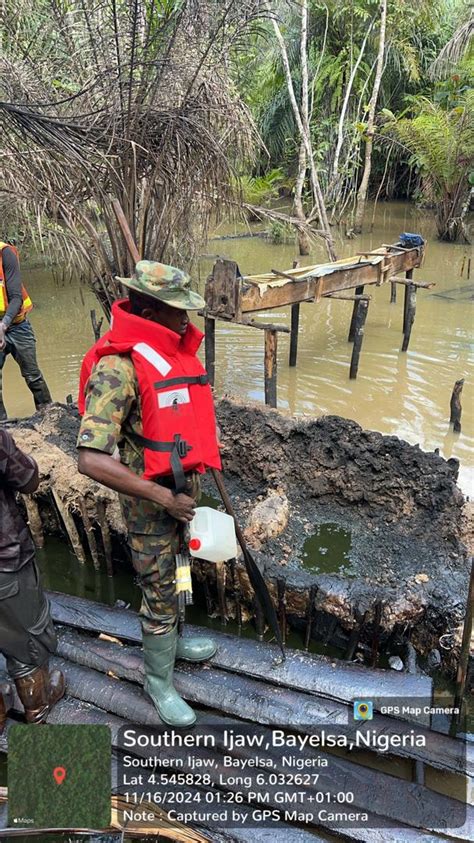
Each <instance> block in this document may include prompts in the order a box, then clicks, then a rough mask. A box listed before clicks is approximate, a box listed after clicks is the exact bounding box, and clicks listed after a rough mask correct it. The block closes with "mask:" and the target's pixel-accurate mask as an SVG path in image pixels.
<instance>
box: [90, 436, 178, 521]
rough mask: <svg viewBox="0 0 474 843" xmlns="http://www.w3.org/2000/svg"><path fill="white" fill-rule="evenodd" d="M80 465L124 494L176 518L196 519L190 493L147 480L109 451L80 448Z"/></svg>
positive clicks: (92, 475) (105, 483)
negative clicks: (175, 491) (140, 499)
mask: <svg viewBox="0 0 474 843" xmlns="http://www.w3.org/2000/svg"><path fill="white" fill-rule="evenodd" d="M78 468H79V471H80V473H81V474H86V475H87V476H88V477H91V478H92V480H96V481H97V483H102V485H103V486H108V488H109V489H113V490H114V491H115V492H120V494H122V495H130V496H131V497H134V498H144V500H148V501H153V502H154V503H157V504H159V506H162V507H163V508H164V509H166V510H167V512H169V514H170V515H172V516H173V518H176V520H177V521H183V522H186V521H191V520H192V519H193V518H194V506H195V501H194V499H193V498H190V497H189V496H188V495H173V493H172V492H171V491H170V490H169V489H166V488H165V487H164V486H160V485H159V484H158V483H154V482H153V481H152V480H144V479H143V478H142V477H140V476H139V475H138V474H135V472H134V471H132V470H131V469H130V468H128V466H126V465H123V464H122V463H121V462H118V460H116V459H114V458H113V457H112V456H110V455H109V454H104V453H103V452H101V451H95V450H94V449H93V448H84V447H81V448H80V449H79V458H78Z"/></svg>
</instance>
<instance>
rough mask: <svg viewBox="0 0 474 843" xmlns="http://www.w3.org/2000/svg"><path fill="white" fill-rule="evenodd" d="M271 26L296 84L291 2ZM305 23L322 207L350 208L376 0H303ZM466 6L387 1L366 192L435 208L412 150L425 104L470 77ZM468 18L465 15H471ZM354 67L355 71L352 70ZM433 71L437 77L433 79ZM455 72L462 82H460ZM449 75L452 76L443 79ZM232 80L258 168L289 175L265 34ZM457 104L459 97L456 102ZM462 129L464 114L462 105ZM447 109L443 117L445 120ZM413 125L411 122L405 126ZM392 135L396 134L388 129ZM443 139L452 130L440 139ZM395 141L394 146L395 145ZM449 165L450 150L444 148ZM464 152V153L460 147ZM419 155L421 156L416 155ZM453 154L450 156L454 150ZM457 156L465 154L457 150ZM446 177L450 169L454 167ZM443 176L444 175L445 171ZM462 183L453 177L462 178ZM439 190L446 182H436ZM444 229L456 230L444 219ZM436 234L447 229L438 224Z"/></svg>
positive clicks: (285, 121) (286, 109)
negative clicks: (394, 122)
mask: <svg viewBox="0 0 474 843" xmlns="http://www.w3.org/2000/svg"><path fill="white" fill-rule="evenodd" d="M276 5H277V6H278V8H279V17H280V27H281V30H282V32H283V34H284V37H285V42H286V45H287V51H288V57H289V60H290V64H291V70H292V77H293V81H294V85H295V88H296V90H297V91H300V90H301V63H300V54H299V42H300V24H299V21H300V11H299V3H288V4H287V3H279V4H276ZM309 11H310V15H309V32H308V65H309V77H310V97H311V134H312V141H313V149H314V154H315V158H316V161H317V165H318V168H319V172H320V178H321V182H322V185H323V188H324V193H325V199H326V202H327V204H328V206H330V207H332V208H333V216H335V217H336V218H337V217H338V216H339V215H340V214H341V212H343V211H344V210H345V209H347V208H348V207H349V208H350V207H351V203H352V200H353V199H354V196H355V191H356V188H357V184H358V182H359V180H360V174H361V166H362V164H363V161H362V158H363V144H364V140H365V134H364V133H365V130H366V127H367V122H366V120H367V111H368V101H369V98H370V94H371V87H372V85H373V77H374V67H375V62H376V56H377V47H378V31H379V21H378V15H379V4H378V2H377V0H375V1H374V0H342V2H336V0H326V2H320V0H311V3H310V9H309ZM470 15H471V13H470V11H469V7H468V6H467V5H466V4H465V3H464V2H462V0H421V2H420V3H418V4H413V3H409V2H406V0H391V2H389V3H388V15H387V36H386V45H385V58H384V70H383V77H382V82H381V88H380V94H379V98H378V104H377V117H376V129H375V135H374V153H373V167H372V175H371V191H372V195H375V193H378V194H379V195H380V196H382V197H386V198H393V197H396V198H407V197H408V198H416V199H418V200H419V201H423V202H425V203H429V204H435V205H436V206H437V207H438V203H439V201H442V200H440V197H439V195H438V194H436V195H435V194H434V193H433V192H432V191H430V189H429V186H428V181H427V166H426V161H425V158H424V154H422V152H421V149H422V147H423V143H424V142H425V143H428V145H429V138H428V137H424V141H423V140H422V137H421V136H422V135H423V134H424V133H425V134H426V135H428V136H429V134H430V131H431V129H430V125H429V122H428V120H427V115H428V112H429V108H428V103H429V102H432V103H433V113H437V114H440V113H441V112H442V111H443V110H446V111H447V110H450V109H452V108H454V107H455V104H454V103H453V102H452V101H450V99H451V100H452V96H451V94H452V93H453V90H454V91H455V92H459V89H460V88H463V86H464V88H465V87H466V86H468V85H469V84H472V75H473V61H472V53H471V54H469V40H470V36H471V37H472V24H469V16H470ZM470 19H471V21H472V16H471V18H470ZM443 50H444V51H445V52H446V51H447V52H448V60H447V61H446V60H445V61H443V62H441V63H440V62H438V67H437V73H433V65H434V63H435V61H436V58H437V56H439V55H440V53H442V52H443ZM354 71H355V73H354ZM439 77H441V78H439ZM461 77H462V82H463V85H460V84H459V79H460V78H461ZM453 78H454V80H458V81H454V82H453V81H452V80H453ZM237 80H238V85H239V87H240V89H241V91H242V93H243V96H244V98H245V100H246V102H247V103H248V104H249V106H250V108H251V110H252V112H253V114H254V116H255V119H256V122H257V125H258V128H259V131H260V133H261V137H262V141H263V150H262V152H261V154H260V155H259V158H258V163H257V172H258V173H259V174H264V173H266V172H267V170H269V169H272V168H275V167H280V168H282V169H283V172H284V174H285V177H286V180H287V182H288V180H290V182H291V180H293V183H294V181H295V178H296V173H297V165H298V141H299V134H298V129H297V126H296V123H295V119H294V115H293V111H292V108H291V104H290V98H289V95H288V90H287V85H286V82H285V76H284V72H283V65H282V59H281V54H280V51H279V49H278V45H277V44H276V42H275V40H274V39H273V38H272V37H271V32H270V29H269V31H268V35H267V38H266V39H265V40H264V41H263V44H262V40H261V39H260V40H259V42H258V43H257V44H255V45H254V47H253V58H252V60H251V61H249V60H248V57H247V59H246V61H245V62H240V64H238V65H237ZM462 107H463V108H464V106H462ZM387 113H390V114H391V115H392V116H393V118H394V119H397V118H400V119H402V121H403V126H401V127H400V132H399V133H398V143H397V144H395V143H393V142H391V141H390V139H389V137H388V136H387V135H386V134H385V133H384V134H383V135H381V134H380V133H379V130H380V129H381V127H382V126H383V124H384V123H385V121H386V115H387ZM417 113H419V115H420V120H419V121H418V122H417V123H416V131H417V143H414V142H413V139H412V136H413V132H412V133H411V134H410V132H409V127H408V124H407V119H408V117H413V118H415V117H416V115H417ZM464 115H465V117H464V126H465V129H464V130H463V131H465V132H467V131H468V126H467V124H468V123H469V122H471V123H472V114H470V112H469V110H466V111H465V112H464ZM454 118H455V115H453V116H452V118H451V119H450V120H449V122H450V125H451V127H452V128H453V131H454V127H453V120H454ZM414 130H415V126H414V127H413V131H414ZM391 137H392V138H394V137H395V134H392V136H391ZM447 142H448V146H450V145H451V142H452V136H451V137H450V138H448V141H447ZM402 144H403V145H402ZM446 155H447V156H448V157H449V158H450V160H451V161H452V163H453V165H454V166H456V165H455V162H456V160H457V156H458V152H457V151H456V150H455V149H454V148H453V149H449V150H448V151H447V152H446ZM463 155H464V157H466V156H467V157H469V155H472V152H471V153H469V150H468V149H466V150H464V152H463ZM420 156H421V157H420ZM458 158H459V156H458ZM462 160H463V161H464V158H463V159H462ZM469 169H470V165H469V164H467V163H466V162H464V164H463V165H462V168H461V171H460V172H459V177H460V184H458V191H457V192H458V194H459V196H461V194H463V196H464V202H465V200H466V189H467V186H468V171H469ZM453 178H454V176H453ZM449 181H450V184H451V183H452V178H451V179H450V180H449ZM461 183H462V186H461ZM437 185H438V189H439V190H443V189H446V190H448V185H447V184H445V186H444V188H443V187H442V186H441V183H439V182H437ZM450 230H451V236H458V235H459V234H460V233H461V229H460V227H459V226H452V225H451V228H450ZM440 236H446V231H445V229H444V228H443V225H441V227H440Z"/></svg>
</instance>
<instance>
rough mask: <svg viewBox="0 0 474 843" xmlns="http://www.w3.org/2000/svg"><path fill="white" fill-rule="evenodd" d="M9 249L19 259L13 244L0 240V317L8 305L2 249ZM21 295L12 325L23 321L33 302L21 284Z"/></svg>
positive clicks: (0, 317)
mask: <svg viewBox="0 0 474 843" xmlns="http://www.w3.org/2000/svg"><path fill="white" fill-rule="evenodd" d="M7 248H8V249H11V250H12V252H13V253H14V254H15V255H16V256H17V258H18V259H19V258H20V256H19V254H18V249H16V248H15V246H12V245H11V244H10V243H3V241H1V240H0V319H2V318H3V317H4V316H5V313H6V311H7V307H8V295H7V284H6V281H5V273H4V271H3V260H2V256H3V250H4V249H7ZM21 295H22V303H21V308H20V310H19V312H18V313H17V315H16V316H15V318H14V319H13V320H12V325H16V324H17V323H18V322H23V319H24V318H25V316H26V314H27V313H28V312H29V311H30V310H31V308H32V307H33V302H32V301H31V299H30V297H29V295H28V293H27V292H26V290H25V288H24V287H23V285H22V286H21Z"/></svg>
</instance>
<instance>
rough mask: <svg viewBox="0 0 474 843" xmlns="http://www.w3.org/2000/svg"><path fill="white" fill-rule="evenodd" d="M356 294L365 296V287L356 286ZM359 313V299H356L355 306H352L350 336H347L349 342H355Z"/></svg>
mask: <svg viewBox="0 0 474 843" xmlns="http://www.w3.org/2000/svg"><path fill="white" fill-rule="evenodd" d="M355 295H356V296H363V295H364V287H363V286H362V287H356V289H355ZM358 313H359V299H356V300H355V302H354V307H353V308H352V318H351V325H350V328H349V336H348V337H347V342H354V339H355V331H356V321H357V314H358Z"/></svg>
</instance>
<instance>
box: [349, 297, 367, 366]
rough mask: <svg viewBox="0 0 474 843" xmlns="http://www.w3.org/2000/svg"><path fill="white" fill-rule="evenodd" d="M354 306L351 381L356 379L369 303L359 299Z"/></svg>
mask: <svg viewBox="0 0 474 843" xmlns="http://www.w3.org/2000/svg"><path fill="white" fill-rule="evenodd" d="M355 305H358V309H357V321H356V325H355V335H354V346H353V348H352V357H351V368H350V372H349V378H350V379H351V380H355V379H356V378H357V372H358V369H359V358H360V351H361V348H362V341H363V339H364V325H365V320H366V319H367V312H368V310H369V301H368V299H359V300H358V301H357V302H354V306H355Z"/></svg>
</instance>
